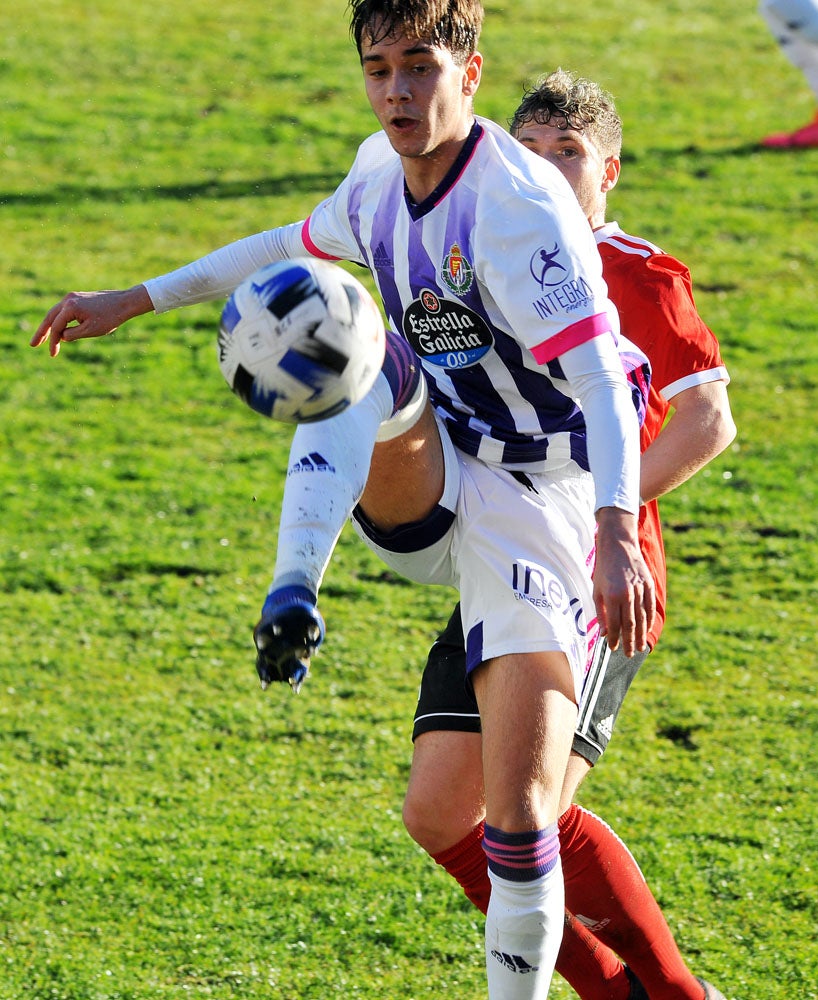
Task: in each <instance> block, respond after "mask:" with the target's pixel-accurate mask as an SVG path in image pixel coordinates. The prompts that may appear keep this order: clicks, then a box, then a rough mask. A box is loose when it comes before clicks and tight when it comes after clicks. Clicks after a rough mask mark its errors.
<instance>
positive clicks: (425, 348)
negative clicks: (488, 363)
mask: <svg viewBox="0 0 818 1000" xmlns="http://www.w3.org/2000/svg"><path fill="white" fill-rule="evenodd" d="M403 333H404V336H405V337H406V339H407V340H408V341H409V343H410V344H411V345H412V347H414V349H415V352H416V354H417V355H418V357H420V358H421V359H422V360H424V361H428V362H429V363H430V364H433V365H439V366H440V367H442V368H468V367H469V366H470V365H474V364H477V362H478V361H479V360H480V359H481V358H482V357H483V355H485V354H486V353H487V352H488V351H490V350H491V348H492V346H493V345H494V337H493V336H492V333H491V330H490V329H489V326H488V324H487V323H486V321H485V320H484V319H483V318H482V317H481V316H478V315H477V313H475V312H472V310H471V309H467V308H466V307H465V306H464V305H462V303H460V302H449V301H447V300H446V299H441V298H440V297H439V296H438V295H437V294H436V293H435V292H433V291H432V290H431V289H429V288H424V289H423V291H422V292H421V293H420V296H419V297H418V298H416V299H415V301H414V302H413V303H412V304H411V305H410V306H409V308H408V309H407V310H406V312H405V313H404V314H403Z"/></svg>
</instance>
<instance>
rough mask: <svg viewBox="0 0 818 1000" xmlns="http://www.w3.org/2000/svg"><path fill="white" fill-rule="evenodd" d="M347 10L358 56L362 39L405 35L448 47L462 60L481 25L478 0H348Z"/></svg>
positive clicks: (473, 46)
mask: <svg viewBox="0 0 818 1000" xmlns="http://www.w3.org/2000/svg"><path fill="white" fill-rule="evenodd" d="M349 11H350V23H349V30H350V34H351V35H352V37H353V38H354V39H355V45H356V46H357V49H358V55H359V56H360V55H362V51H361V46H362V43H363V40H364V38H366V39H368V40H369V41H371V42H372V43H373V44H377V43H378V42H382V41H383V40H384V39H385V38H391V37H392V36H393V35H399V34H405V35H409V36H410V37H412V38H422V39H424V40H425V41H428V42H430V43H431V44H432V45H435V46H438V47H440V48H445V49H448V50H449V51H450V52H451V54H452V57H453V58H454V60H455V62H456V63H463V62H465V61H466V59H467V58H468V57H469V56H470V55H472V53H473V52H475V51H476V49H477V41H478V39H479V38H480V29H481V28H482V26H483V4H482V3H481V0H349Z"/></svg>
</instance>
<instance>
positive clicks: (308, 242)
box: [301, 216, 341, 260]
mask: <svg viewBox="0 0 818 1000" xmlns="http://www.w3.org/2000/svg"><path fill="white" fill-rule="evenodd" d="M311 218H312V216H307V218H306V219H305V220H304V225H303V226H302V227H301V239H302V241H303V243H304V246H305V247H306V248H307V250H309V252H310V253H311V254H312V255H313V257H320V258H321V259H322V260H340V259H341V258H340V257H333V256H332V254H329V253H324V251H323V250H319V249H318V247H317V246H316V245H315V244H314V243H313V241H312V239H311V238H310V219H311Z"/></svg>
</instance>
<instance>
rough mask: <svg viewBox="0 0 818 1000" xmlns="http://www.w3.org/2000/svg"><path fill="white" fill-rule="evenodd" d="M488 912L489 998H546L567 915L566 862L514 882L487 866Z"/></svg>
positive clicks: (536, 999)
mask: <svg viewBox="0 0 818 1000" xmlns="http://www.w3.org/2000/svg"><path fill="white" fill-rule="evenodd" d="M489 878H490V879H491V900H490V902H489V908H488V913H487V914H486V972H487V974H488V987H489V1000H545V998H546V997H547V996H548V988H549V986H550V985H551V977H552V976H553V974H554V966H555V964H556V961H557V953H558V952H559V949H560V943H561V942H562V929H563V921H564V919H565V916H564V912H565V887H564V884H563V880H562V865H561V864H560V863H559V861H558V862H557V863H556V864H555V865H554V867H553V868H552V869H551V870H550V871H549V872H548V873H547V874H546V875H543V876H541V877H540V878H538V879H536V880H534V881H533V882H512V881H509V880H508V879H505V878H502V877H501V876H499V875H496V874H495V873H494V872H492V871H491V870H489Z"/></svg>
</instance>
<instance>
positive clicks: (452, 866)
mask: <svg viewBox="0 0 818 1000" xmlns="http://www.w3.org/2000/svg"><path fill="white" fill-rule="evenodd" d="M484 827H485V824H484V823H478V825H477V826H476V827H475V828H474V829H473V830H472V831H471V833H467V834H466V836H465V837H464V838H463V839H462V840H461V841H459V842H458V843H457V844H455V845H454V847H450V848H448V850H445V851H441V852H440V854H433V855H432V860H433V861H436V862H437V863H438V864H439V865H441V866H442V867H443V868H445V869H446V871H447V872H448V873H449V874H450V875H451V876H452V878H453V879H455V880H456V881H457V882H459V883H460V885H461V886H462V888H463V892H465V893H466V895H467V896H468V898H469V899H470V900H471V901H472V903H474V905H475V906H476V907H477V909H478V910H480V912H481V913H483V914H485V912H486V911H487V910H488V908H489V896H490V895H491V882H489V868H488V862H487V861H486V854H485V851H484V850H483V832H484Z"/></svg>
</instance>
